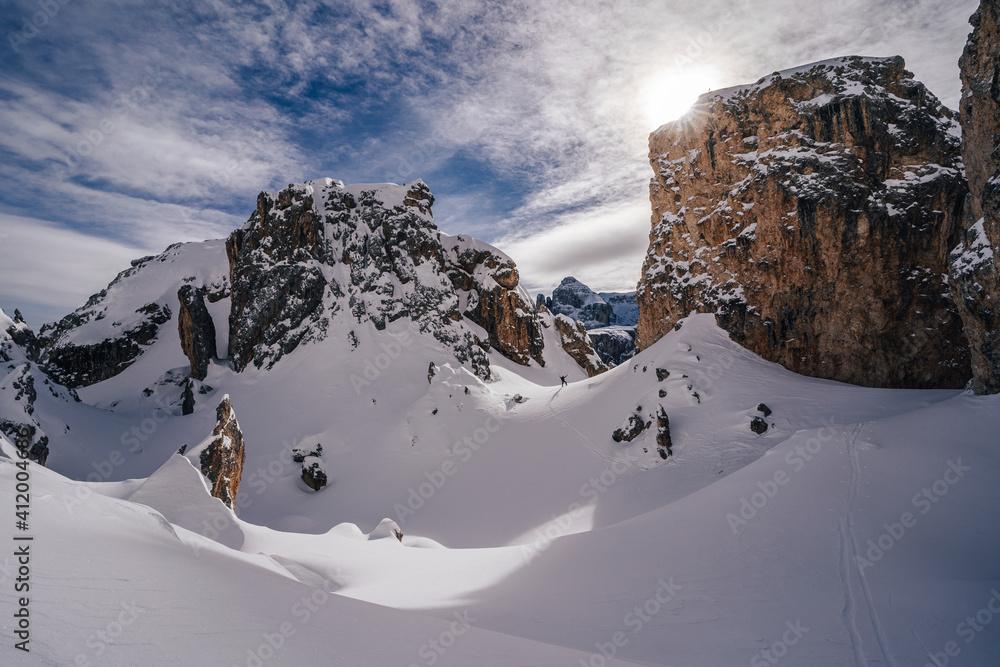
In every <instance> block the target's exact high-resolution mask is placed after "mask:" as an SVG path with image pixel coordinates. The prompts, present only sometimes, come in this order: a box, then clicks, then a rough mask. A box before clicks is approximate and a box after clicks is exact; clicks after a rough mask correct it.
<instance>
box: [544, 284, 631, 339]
mask: <svg viewBox="0 0 1000 667" xmlns="http://www.w3.org/2000/svg"><path fill="white" fill-rule="evenodd" d="M545 307H546V308H548V309H549V310H550V311H552V313H553V314H555V315H565V316H567V317H569V318H571V319H574V320H577V321H579V322H583V325H584V326H585V327H587V328H588V329H596V328H597V327H606V326H608V325H609V324H615V323H616V322H615V321H614V317H615V311H614V308H612V307H611V306H610V305H608V304H607V303H605V301H604V299H602V298H601V297H600V296H598V295H597V293H596V292H594V291H593V290H591V289H590V288H589V287H587V286H586V285H584V284H583V283H581V282H580V281H579V280H577V279H576V278H574V277H572V276H569V277H567V278H563V281H562V282H561V283H559V287H557V288H555V289H554V290H552V296H551V297H550V298H548V299H546V300H545Z"/></svg>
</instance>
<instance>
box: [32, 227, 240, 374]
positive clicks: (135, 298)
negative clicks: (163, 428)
mask: <svg viewBox="0 0 1000 667" xmlns="http://www.w3.org/2000/svg"><path fill="white" fill-rule="evenodd" d="M222 250H223V248H222V244H221V242H219V241H205V242H203V243H177V244H174V245H171V246H170V247H168V248H167V249H166V250H164V251H163V252H162V253H160V254H159V255H155V256H150V257H143V258H141V259H136V260H133V261H132V266H131V267H129V268H128V269H126V270H125V271H122V272H121V273H119V274H118V276H117V277H116V278H115V279H114V280H113V281H111V283H110V284H109V285H108V286H107V287H106V288H105V289H103V290H101V291H100V292H98V293H97V294H94V295H93V296H91V297H90V299H88V300H87V303H86V304H84V305H83V306H81V307H80V308H78V309H76V310H75V311H73V312H72V313H70V314H69V315H67V316H66V317H64V318H62V319H61V320H60V321H59V322H56V323H50V324H46V325H43V326H42V328H41V330H40V331H39V335H38V343H39V347H40V350H39V363H40V364H41V365H42V366H43V367H44V368H45V370H46V371H47V372H48V373H49V374H50V375H51V376H52V377H53V378H54V379H55V380H56V381H58V382H59V383H61V384H64V385H66V386H68V387H81V386H88V385H92V384H95V383H97V382H101V381H103V380H106V379H108V378H111V377H114V376H115V375H118V374H119V373H121V372H122V371H124V370H125V369H126V368H128V367H129V366H130V365H132V364H133V363H134V362H135V361H136V359H138V358H139V357H140V356H141V355H142V354H144V353H145V352H146V351H147V350H148V349H149V348H150V346H151V345H152V344H153V343H154V342H155V341H156V340H158V339H160V338H161V337H162V334H163V332H164V331H166V330H167V329H168V328H173V329H174V330H180V334H181V337H182V341H183V339H184V338H185V336H186V335H190V336H192V338H190V339H188V340H187V342H182V348H184V352H185V353H186V354H188V356H189V359H191V363H192V369H195V368H197V371H195V373H196V376H197V375H198V374H200V373H201V372H202V369H203V368H207V364H208V361H209V357H207V356H206V355H209V354H211V348H214V346H215V341H214V338H209V337H208V333H207V326H208V325H209V323H211V322H212V319H211V317H208V318H207V320H206V319H205V318H206V315H207V314H206V313H205V311H204V310H203V309H202V308H200V307H198V306H197V305H196V304H195V301H196V300H198V299H200V304H201V305H202V306H204V303H205V299H207V300H208V301H209V302H217V301H219V300H220V299H223V298H225V297H226V296H228V284H227V279H226V276H225V269H226V265H225V255H224V254H223V253H222V252H220V251H222ZM187 290H191V295H192V300H191V301H190V302H188V303H186V304H182V303H181V301H182V300H183V298H184V297H183V296H182V293H183V294H187V293H188V292H187ZM194 295H197V299H195V298H194ZM222 305H223V306H224V305H225V304H222ZM184 311H186V312H184ZM179 313H180V316H179ZM192 315H194V320H191V316H192ZM174 318H178V319H179V321H178V322H174ZM192 323H193V324H192ZM196 330H197V331H196ZM196 348H199V349H200V351H199V349H196ZM163 370H164V371H166V370H169V369H163Z"/></svg>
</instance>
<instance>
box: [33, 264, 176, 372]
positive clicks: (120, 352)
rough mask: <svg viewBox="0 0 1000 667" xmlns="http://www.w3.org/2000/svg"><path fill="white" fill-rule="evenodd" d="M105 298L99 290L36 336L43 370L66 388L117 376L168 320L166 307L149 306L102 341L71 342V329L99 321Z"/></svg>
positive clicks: (139, 309) (103, 292) (137, 310)
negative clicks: (38, 341) (38, 337)
mask: <svg viewBox="0 0 1000 667" xmlns="http://www.w3.org/2000/svg"><path fill="white" fill-rule="evenodd" d="M126 273H127V272H126ZM119 277H120V276H119ZM105 296H107V293H106V291H104V290H102V291H101V292H100V293H99V294H95V295H94V296H92V297H90V300H89V301H87V303H86V305H84V306H83V308H80V309H78V310H76V311H75V312H73V313H70V314H69V315H67V316H66V317H64V318H63V319H62V320H60V321H59V322H58V323H57V324H55V325H45V326H43V327H42V329H41V331H40V332H39V333H40V342H41V345H42V362H43V363H44V364H45V370H46V371H48V373H49V374H50V375H51V376H52V377H53V378H55V379H56V380H57V381H58V382H59V383H61V384H64V385H66V386H67V387H81V386H82V387H86V386H89V385H92V384H96V383H98V382H101V381H102V380H107V379H108V378H110V377H114V376H115V375H118V374H119V373H121V372H122V371H123V370H125V369H126V368H128V366H129V364H131V363H132V362H133V361H135V359H136V357H138V356H139V355H140V354H142V352H143V346H145V345H148V344H149V343H150V342H151V341H152V340H153V338H155V337H156V334H157V333H159V330H160V325H161V324H164V323H165V322H167V321H168V320H169V319H170V315H171V313H170V307H169V306H167V305H165V304H163V305H161V304H158V303H148V304H146V305H144V306H141V307H139V308H138V309H136V311H135V314H136V318H135V319H133V321H131V322H128V323H121V322H115V323H113V324H112V327H113V328H114V329H115V331H114V333H113V334H111V335H109V337H107V338H105V339H104V340H102V341H95V342H89V343H76V342H74V341H73V339H72V336H71V334H72V332H73V330H74V329H76V328H78V327H80V326H81V325H83V324H86V323H88V322H90V321H91V320H92V318H93V319H101V317H100V310H99V305H100V302H101V301H102V300H103V298H104V297H105Z"/></svg>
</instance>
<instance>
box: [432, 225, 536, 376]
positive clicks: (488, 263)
mask: <svg viewBox="0 0 1000 667" xmlns="http://www.w3.org/2000/svg"><path fill="white" fill-rule="evenodd" d="M442 241H443V243H444V247H445V249H446V253H445V266H446V270H447V272H448V277H449V278H450V279H451V282H452V285H453V286H454V288H455V289H456V290H457V291H458V293H459V296H460V298H461V299H462V300H463V301H464V302H465V303H466V306H465V309H464V311H463V313H464V314H465V315H466V316H467V317H468V318H469V319H470V320H472V321H473V322H474V323H476V324H478V325H479V326H481V327H482V328H483V329H485V330H486V333H487V335H488V343H489V345H490V347H492V348H495V349H496V350H497V351H499V352H500V354H502V355H504V356H505V357H507V358H509V359H512V360H514V361H516V362H517V363H519V364H522V365H526V364H528V363H529V361H530V360H531V359H534V360H535V361H536V362H538V363H539V364H541V365H543V366H544V365H545V361H544V359H543V358H542V349H543V347H544V345H545V343H544V340H543V337H542V329H541V322H540V321H539V318H538V317H536V316H535V313H534V309H533V308H532V307H531V299H530V297H529V296H528V293H527V292H525V291H524V289H523V288H522V287H521V286H520V276H519V274H518V271H517V267H516V266H515V265H514V262H513V261H512V260H511V259H510V258H509V257H507V256H506V255H503V254H501V253H500V251H498V250H496V249H495V248H493V247H492V246H488V245H486V244H485V243H481V242H479V241H476V240H475V239H472V238H470V237H468V236H465V235H464V234H460V235H458V236H456V237H454V238H443V239H442Z"/></svg>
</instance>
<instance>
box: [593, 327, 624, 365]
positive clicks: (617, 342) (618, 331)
mask: <svg viewBox="0 0 1000 667" xmlns="http://www.w3.org/2000/svg"><path fill="white" fill-rule="evenodd" d="M587 334H588V335H589V336H590V341H591V343H593V345H594V351H595V352H597V356H599V357H600V358H601V360H602V361H603V362H604V363H605V364H607V365H608V366H620V365H621V364H623V363H625V362H626V361H628V360H629V359H631V358H632V355H634V354H635V327H618V326H615V327H602V328H600V329H591V330H590V331H588V332H587Z"/></svg>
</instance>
